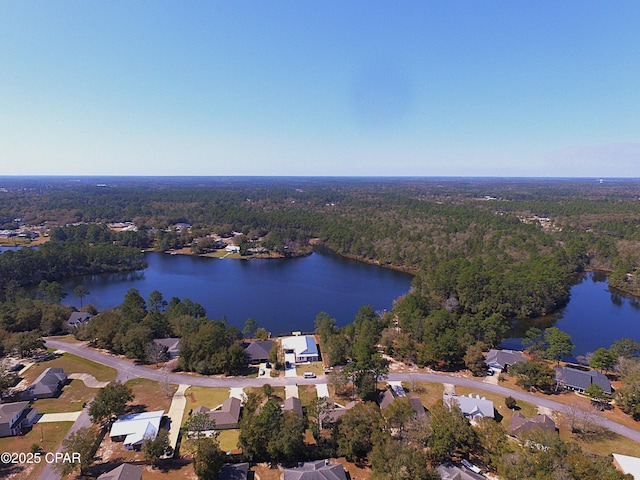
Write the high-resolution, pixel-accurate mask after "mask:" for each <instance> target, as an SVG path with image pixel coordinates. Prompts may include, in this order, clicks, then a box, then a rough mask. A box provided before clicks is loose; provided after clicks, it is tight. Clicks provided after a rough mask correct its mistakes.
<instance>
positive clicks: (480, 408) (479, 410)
mask: <svg viewBox="0 0 640 480" xmlns="http://www.w3.org/2000/svg"><path fill="white" fill-rule="evenodd" d="M442 400H443V402H444V404H445V405H448V406H449V407H451V406H453V405H457V406H458V407H459V408H460V410H461V411H462V414H463V415H464V416H465V417H467V418H468V419H469V420H474V421H477V420H480V419H482V418H495V417H494V413H493V402H492V401H491V400H487V399H486V398H485V397H481V396H480V395H476V396H475V397H474V396H473V394H472V393H470V394H469V396H468V397H467V396H465V395H462V396H457V395H455V394H453V395H449V394H448V393H445V394H444V395H443V396H442Z"/></svg>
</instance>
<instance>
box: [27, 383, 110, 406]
mask: <svg viewBox="0 0 640 480" xmlns="http://www.w3.org/2000/svg"><path fill="white" fill-rule="evenodd" d="M96 393H98V389H96V388H89V387H87V386H86V385H85V384H84V382H83V381H82V380H71V383H70V384H68V385H65V386H64V388H63V389H62V393H61V394H60V396H59V397H58V398H43V399H41V400H36V401H35V402H34V404H33V406H34V407H35V408H37V409H38V412H40V413H62V412H78V411H80V410H82V404H83V403H84V402H88V401H89V400H91V399H92V398H93V397H94V396H95V395H96Z"/></svg>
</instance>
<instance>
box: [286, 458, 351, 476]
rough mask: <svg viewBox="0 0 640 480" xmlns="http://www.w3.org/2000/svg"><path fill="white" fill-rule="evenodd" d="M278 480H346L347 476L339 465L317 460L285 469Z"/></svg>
mask: <svg viewBox="0 0 640 480" xmlns="http://www.w3.org/2000/svg"><path fill="white" fill-rule="evenodd" d="M280 480H347V474H346V472H345V471H344V467H343V466H342V465H341V464H339V463H329V460H318V461H316V462H305V463H303V464H302V465H301V466H299V467H295V468H285V469H284V471H283V472H282V474H281V475H280Z"/></svg>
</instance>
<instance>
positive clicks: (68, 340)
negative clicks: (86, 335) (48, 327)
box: [47, 334, 84, 343]
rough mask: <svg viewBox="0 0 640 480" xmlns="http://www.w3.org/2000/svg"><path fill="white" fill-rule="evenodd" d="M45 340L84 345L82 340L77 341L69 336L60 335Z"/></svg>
mask: <svg viewBox="0 0 640 480" xmlns="http://www.w3.org/2000/svg"><path fill="white" fill-rule="evenodd" d="M47 338H50V339H51V340H58V341H59V342H66V343H84V342H83V341H82V340H77V339H76V337H74V336H73V335H71V334H69V335H60V336H58V337H47Z"/></svg>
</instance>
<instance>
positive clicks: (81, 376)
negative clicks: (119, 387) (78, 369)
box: [69, 373, 109, 388]
mask: <svg viewBox="0 0 640 480" xmlns="http://www.w3.org/2000/svg"><path fill="white" fill-rule="evenodd" d="M69 378H71V379H73V380H82V381H83V382H84V384H85V385H86V386H87V387H89V388H104V387H106V386H107V385H109V382H99V381H98V380H97V379H96V377H94V376H93V375H89V374H88V373H71V374H69Z"/></svg>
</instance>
